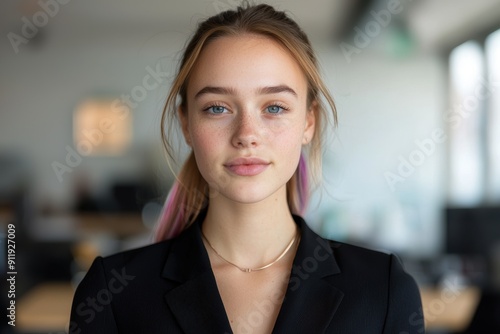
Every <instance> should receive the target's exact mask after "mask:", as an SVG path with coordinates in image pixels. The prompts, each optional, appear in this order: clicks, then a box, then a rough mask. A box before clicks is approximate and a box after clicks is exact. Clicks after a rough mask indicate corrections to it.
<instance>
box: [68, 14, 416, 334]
mask: <svg viewBox="0 0 500 334" xmlns="http://www.w3.org/2000/svg"><path fill="white" fill-rule="evenodd" d="M322 100H325V101H326V102H327V105H328V108H326V107H325V106H324V105H323V103H322ZM328 110H330V112H331V114H330V115H328ZM329 117H330V118H331V119H333V121H334V122H336V111H335V106H334V103H333V100H332V98H331V97H330V95H329V93H328V90H327V89H326V87H325V85H324V83H323V82H322V80H321V77H320V75H319V72H318V67H317V63H316V59H315V56H314V53H313V50H312V49H311V46H310V43H309V41H308V39H307V37H306V35H305V34H304V33H303V32H302V30H301V29H300V28H299V27H298V26H297V24H296V23H295V22H294V21H292V20H291V19H290V18H288V17H287V16H286V15H285V14H284V13H283V12H279V11H275V10H274V9H273V8H272V7H270V6H267V5H256V6H244V7H238V8H237V9H236V10H235V11H226V12H223V13H221V14H219V15H216V16H213V17H211V18H209V19H207V20H206V21H204V22H202V23H201V24H200V25H199V27H198V30H197V32H196V33H195V35H194V36H193V37H192V39H191V40H190V42H189V44H188V45H187V47H186V50H185V52H184V57H183V59H182V61H181V64H180V68H179V72H178V74H177V76H176V78H175V80H174V82H173V85H172V89H171V91H170V94H169V95H168V98H167V102H166V106H165V109H164V113H163V119H162V124H163V125H162V136H163V140H164V143H165V146H166V149H167V152H168V153H169V156H170V158H172V157H173V152H172V147H171V145H170V144H169V143H170V141H169V136H168V134H169V133H171V131H170V130H171V129H172V128H171V127H172V125H173V124H176V123H175V122H174V119H175V118H178V120H179V121H180V122H179V124H180V126H181V128H182V133H183V135H184V139H185V141H186V143H187V145H189V146H190V148H191V153H190V155H189V157H188V158H187V161H186V162H185V164H184V165H183V167H182V169H181V171H180V173H179V174H178V178H177V183H176V184H175V185H174V186H173V188H172V189H171V191H170V194H169V196H168V198H167V202H166V204H165V208H164V212H163V213H162V216H161V219H160V221H159V224H158V228H157V231H156V241H157V243H155V244H153V245H151V246H147V247H144V248H141V249H136V250H132V251H127V252H123V253H119V254H117V255H113V256H110V257H107V258H101V257H99V258H97V259H96V260H95V261H94V264H93V265H92V267H91V268H90V270H89V272H88V274H87V276H86V277H85V279H84V280H83V281H82V283H81V284H80V285H79V287H78V289H77V291H76V294H75V298H74V302H73V309H72V313H71V324H70V332H72V333H148V334H153V333H196V334H199V333H231V332H233V333H417V332H419V333H421V332H423V319H422V316H421V305H420V296H419V291H418V288H417V286H416V284H415V282H414V280H413V279H412V278H411V277H410V276H409V275H408V274H407V273H406V272H405V271H404V270H403V269H402V266H401V265H400V263H399V262H398V260H397V259H396V258H395V257H394V256H392V255H387V254H382V253H379V252H374V251H370V250H367V249H363V248H359V247H354V246H351V245H347V244H342V243H337V242H333V241H328V240H325V239H323V238H321V237H319V236H318V235H316V234H315V233H314V232H313V231H311V230H310V229H309V227H308V226H307V224H306V223H305V222H304V220H303V219H302V218H301V217H300V215H301V214H302V213H303V212H304V210H305V207H306V204H307V200H308V198H309V192H308V191H309V186H308V185H309V181H310V180H311V179H313V178H312V176H315V175H316V176H317V175H319V174H320V166H321V142H320V141H321V138H322V131H323V129H324V128H325V127H326V126H327V124H328V118H329ZM308 169H309V170H311V171H312V173H311V174H310V173H308Z"/></svg>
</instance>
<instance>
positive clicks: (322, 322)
mask: <svg viewBox="0 0 500 334" xmlns="http://www.w3.org/2000/svg"><path fill="white" fill-rule="evenodd" d="M205 216H206V211H204V212H202V213H200V215H199V216H198V217H197V219H196V221H195V222H194V223H193V224H192V225H191V226H189V227H188V228H187V229H186V230H185V231H183V232H182V233H181V234H180V235H179V236H178V237H177V238H175V239H174V240H172V246H171V248H170V252H169V255H168V257H167V260H166V262H165V266H164V268H163V272H162V277H164V278H166V279H168V280H170V281H174V282H177V283H178V284H179V285H178V286H177V287H175V288H173V289H172V290H170V291H169V292H167V293H166V295H165V300H166V302H167V304H168V305H169V307H170V309H171V311H172V313H173V314H174V316H175V317H176V319H177V321H178V322H179V324H180V326H181V327H182V329H183V331H184V332H186V333H197V334H198V333H231V326H230V325H229V321H228V318H227V315H226V312H225V309H224V304H223V303H222V299H221V297H220V294H219V291H218V288H217V283H216V281H215V276H214V274H213V272H212V268H211V266H210V260H209V258H208V254H207V251H206V249H205V246H204V244H203V241H202V238H201V230H200V227H201V224H202V222H203V220H204V219H205ZM294 220H295V222H296V224H297V225H298V227H299V228H300V229H301V240H300V244H299V246H298V249H297V253H296V256H295V259H294V263H293V267H292V272H291V275H290V281H289V285H288V288H287V291H286V294H285V299H284V301H283V304H282V306H281V310H280V312H279V314H278V318H277V320H276V323H275V326H274V330H273V333H290V332H296V333H322V332H324V331H325V329H326V327H327V326H328V324H329V323H330V322H331V320H332V318H333V315H334V313H335V311H336V309H337V308H338V306H339V304H340V302H341V300H342V297H343V293H342V292H341V291H340V290H338V289H337V288H335V287H334V286H332V285H331V284H329V283H328V282H327V281H326V280H325V279H324V278H325V277H328V276H331V275H335V274H338V273H340V269H339V266H338V265H337V262H336V260H335V257H334V256H333V252H332V248H331V246H330V242H329V241H327V240H325V239H323V238H321V237H319V236H318V235H317V234H316V233H314V232H313V231H312V230H311V229H310V228H309V227H308V226H307V224H306V223H305V222H304V220H303V219H302V218H301V217H299V216H295V215H294Z"/></svg>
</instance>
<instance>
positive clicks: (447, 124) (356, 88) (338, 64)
mask: <svg viewBox="0 0 500 334" xmlns="http://www.w3.org/2000/svg"><path fill="white" fill-rule="evenodd" d="M268 3H270V4H272V5H275V6H276V7H277V8H279V9H282V10H286V11H288V12H289V14H290V15H291V16H292V18H294V19H295V20H297V22H298V23H299V24H300V25H301V26H302V27H303V28H304V30H305V31H306V33H307V34H308V35H309V37H310V39H311V41H312V44H313V46H314V48H315V50H316V52H317V55H318V58H319V60H320V64H321V69H322V73H323V75H324V78H325V80H326V82H327V85H328V87H329V88H330V90H331V93H332V95H333V97H334V99H335V101H336V104H337V108H338V115H339V123H338V127H337V128H336V129H335V130H334V131H332V132H331V134H330V135H329V136H328V137H327V138H326V141H327V143H328V145H327V146H326V147H325V148H324V152H323V181H322V183H321V185H320V186H319V188H318V189H317V191H316V193H315V196H314V198H313V203H311V206H310V208H309V210H308V212H307V214H306V219H307V221H308V222H309V223H310V225H311V227H312V228H313V229H314V230H315V231H316V232H318V233H319V234H321V235H322V236H325V237H328V238H333V239H336V240H340V241H345V242H351V243H354V244H360V245H364V246H368V247H371V248H374V249H380V250H383V251H390V252H395V253H396V254H398V255H399V256H400V257H401V259H402V260H403V261H404V263H405V266H406V269H407V271H409V272H410V273H411V274H412V275H413V276H414V277H415V279H416V280H417V283H418V284H419V287H420V288H421V292H422V297H423V302H424V308H423V313H424V315H425V319H426V321H425V326H426V328H427V332H429V333H482V330H483V329H482V328H484V326H489V327H487V328H490V329H492V328H494V331H492V332H491V333H493V332H498V328H500V325H499V322H500V320H499V319H500V316H499V314H500V301H499V298H500V297H499V289H500V65H499V64H500V62H499V60H500V30H499V29H500V1H498V0H477V1H467V0H454V1H452V0H442V1H431V0H387V1H386V0H383V1H382V0H381V1H379V0H366V1H363V0H355V1H346V0H310V1H298V0H296V1H295V0H294V1H284V0H283V1H275V0H273V1H269V2H268ZM237 4H239V2H238V1H236V0H183V1H160V0H147V1H131V0H129V1H118V0H108V1H97V0H91V1H82V0H38V1H32V0H19V1H2V3H1V4H0V32H1V33H0V35H1V38H0V69H1V72H0V73H1V75H0V234H1V238H0V239H1V240H2V248H1V249H0V268H1V271H0V275H2V277H1V282H0V287H1V295H0V303H1V306H2V310H4V311H2V312H3V313H5V312H6V311H5V310H6V308H7V307H8V306H9V305H10V304H9V303H10V302H11V300H14V299H15V305H16V310H15V324H16V326H15V327H13V326H10V325H8V321H11V319H9V318H8V317H6V316H2V318H1V324H0V331H1V332H2V333H9V332H12V333H49V332H50V333H62V332H64V331H65V329H66V328H67V326H68V321H69V308H70V304H71V298H72V294H73V291H74V288H75V286H76V285H77V284H78V282H79V280H80V279H81V278H82V276H83V275H84V274H85V271H86V269H87V268H88V266H89V264H90V263H91V261H92V260H93V258H94V257H95V256H97V255H108V254H112V253H115V252H118V251H121V250H125V249H130V248H133V247H139V246H142V245H146V244H148V243H150V242H151V232H152V229H153V226H154V223H155V219H156V218H157V216H158V214H159V210H161V206H162V203H163V201H164V199H165V196H166V194H167V192H168V189H169V187H170V185H171V184H172V182H173V179H174V177H173V175H172V173H171V172H170V170H169V167H168V165H167V163H166V160H165V157H164V153H163V151H162V147H161V141H160V115H161V111H162V108H163V103H164V102H165V98H166V94H167V91H168V89H169V85H170V83H171V80H172V78H173V76H174V74H175V70H176V68H177V61H178V60H179V57H180V55H181V52H182V49H183V46H184V43H185V41H186V40H187V39H188V38H189V36H190V35H191V34H192V33H193V31H194V29H195V27H196V24H197V23H198V22H200V21H201V20H202V19H204V18H206V17H207V16H210V15H213V14H216V13H218V12H220V11H223V10H226V9H229V8H234V6H235V5H237ZM117 110H119V112H116V111H117ZM179 139H180V137H179ZM179 146H180V149H181V152H186V147H184V146H183V145H182V140H179ZM181 162H182V154H181V155H180V156H179V158H178V165H180V164H181ZM177 167H178V166H177ZM174 168H176V166H174ZM8 240H14V241H15V245H16V248H15V264H14V266H15V268H14V270H12V268H9V265H11V264H12V263H9V262H8V260H9V259H11V260H12V259H13V257H12V254H10V255H9V250H8V248H7V242H8ZM11 253H12V252H11ZM9 256H10V258H9ZM12 271H15V272H17V274H16V275H14V276H15V298H11V297H9V296H8V291H9V289H12V285H11V282H9V281H7V278H9V277H11V276H12V275H7V272H12ZM9 312H10V311H9V310H7V316H8V315H9ZM418 319H421V318H418V317H416V318H414V319H409V321H416V322H418V321H419V320H418ZM421 326H422V329H423V326H424V325H423V323H422V324H421ZM492 326H493V327H492ZM495 326H496V327H495Z"/></svg>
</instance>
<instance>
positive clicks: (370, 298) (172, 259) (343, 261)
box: [70, 214, 424, 334]
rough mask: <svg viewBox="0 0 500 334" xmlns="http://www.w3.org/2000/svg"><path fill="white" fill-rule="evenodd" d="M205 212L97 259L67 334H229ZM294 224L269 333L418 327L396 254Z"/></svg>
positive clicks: (396, 332) (413, 290) (416, 300)
mask: <svg viewBox="0 0 500 334" xmlns="http://www.w3.org/2000/svg"><path fill="white" fill-rule="evenodd" d="M203 218H204V217H203V214H202V215H200V217H198V219H197V221H196V222H195V223H193V224H192V225H191V226H190V227H189V228H187V229H186V230H185V231H184V232H182V233H181V234H180V235H179V236H178V237H177V238H174V239H172V240H168V241H163V242H160V243H157V244H153V245H150V246H146V247H143V248H139V249H135V250H131V251H126V252H122V253H119V254H116V255H112V256H109V257H106V258H102V257H98V258H96V259H95V261H94V263H93V264H92V266H91V268H90V270H89V271H88V273H87V275H86V276H85V278H84V279H83V281H82V282H81V283H80V285H79V286H78V288H77V290H76V293H75V297H74V300H73V306H72V310H71V322H70V333H82V334H87V333H92V334H98V333H106V334H113V333H147V334H155V333H191V334H201V333H217V334H218V333H220V334H226V333H231V328H230V325H229V321H228V319H227V316H226V313H225V310H224V306H223V303H222V300H221V298H220V295H219V292H218V289H217V285H216V281H215V278H214V274H213V272H212V269H211V267H210V262H209V258H208V255H207V252H206V249H205V247H204V244H203V242H202V238H201V233H200V226H201V223H202V221H203ZM294 220H295V222H296V223H297V224H298V226H299V227H300V229H301V233H302V237H301V241H300V244H299V246H298V249H297V254H296V256H295V259H294V264H293V269H292V273H291V275H290V281H289V285H288V288H287V291H286V294H285V299H284V301H283V304H282V306H281V309H280V312H279V315H278V318H277V320H276V323H275V327H274V330H273V333H283V334H285V333H286V334H290V333H307V334H309V333H311V334H316V333H356V334H359V333H363V334H369V333H391V334H404V333H423V332H424V322H423V316H422V308H421V302H420V294H419V290H418V288H417V285H416V284H415V281H414V280H413V278H412V277H411V276H409V275H408V274H407V273H406V272H405V271H404V270H403V268H402V266H401V264H400V262H399V261H398V260H397V259H396V257H395V256H393V255H388V254H384V253H380V252H376V251H371V250H367V249H364V248H360V247H356V246H352V245H348V244H344V243H338V242H333V241H328V240H325V239H323V238H321V237H319V236H318V235H317V234H315V233H314V232H313V231H312V230H311V229H309V227H308V226H307V225H306V223H305V222H304V220H303V219H302V218H300V217H298V216H294ZM242 288H244V287H242ZM264 311H265V310H263V312H264Z"/></svg>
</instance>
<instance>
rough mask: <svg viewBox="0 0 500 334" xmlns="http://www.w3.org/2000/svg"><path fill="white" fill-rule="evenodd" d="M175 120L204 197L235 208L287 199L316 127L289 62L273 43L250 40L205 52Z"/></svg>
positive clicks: (229, 40) (227, 41)
mask: <svg viewBox="0 0 500 334" xmlns="http://www.w3.org/2000/svg"><path fill="white" fill-rule="evenodd" d="M313 105H314V104H313ZM180 118H181V122H182V126H183V132H184V136H185V138H186V141H187V143H188V144H189V145H190V146H191V147H192V149H193V152H194V155H195V158H196V163H197V165H198V168H199V170H200V172H201V174H202V176H203V178H204V179H205V180H206V181H207V183H208V184H209V186H210V191H211V193H210V194H211V196H212V197H213V196H222V197H223V198H226V199H228V200H231V201H235V202H239V203H256V202H259V201H262V200H265V199H269V198H270V197H276V196H283V195H284V194H286V183H287V182H288V180H290V178H291V177H292V175H293V174H294V172H295V170H296V168H297V164H298V161H299V157H300V152H301V147H302V145H304V144H307V143H308V142H309V141H310V140H311V139H312V136H313V134H314V121H315V118H314V112H313V110H308V106H307V81H306V77H305V75H304V73H303V72H302V70H301V68H300V67H299V65H298V64H297V62H296V61H295V59H294V58H293V57H292V56H291V55H290V54H289V53H288V52H287V51H286V50H285V49H284V48H283V47H281V46H280V44H278V43H277V42H275V41H273V40H271V39H269V38H266V37H263V36H258V35H250V34H248V35H243V36H231V37H221V38H218V39H216V40H214V41H212V42H210V43H209V44H208V45H207V46H205V48H204V49H203V51H202V53H201V55H200V57H199V59H198V61H197V63H196V65H195V67H194V68H193V71H192V74H191V76H190V79H189V82H188V87H187V113H180Z"/></svg>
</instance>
